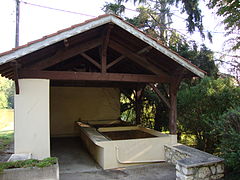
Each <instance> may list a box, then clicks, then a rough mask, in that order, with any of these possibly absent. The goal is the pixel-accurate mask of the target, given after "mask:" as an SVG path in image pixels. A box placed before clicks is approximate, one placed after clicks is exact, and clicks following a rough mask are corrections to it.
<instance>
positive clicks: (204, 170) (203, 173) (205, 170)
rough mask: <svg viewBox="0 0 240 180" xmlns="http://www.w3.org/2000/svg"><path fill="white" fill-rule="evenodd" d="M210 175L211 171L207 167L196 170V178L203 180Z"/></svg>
mask: <svg viewBox="0 0 240 180" xmlns="http://www.w3.org/2000/svg"><path fill="white" fill-rule="evenodd" d="M210 175H211V171H210V169H209V168H208V167H201V168H199V169H198V172H197V177H199V178H202V179H205V178H207V177H210Z"/></svg>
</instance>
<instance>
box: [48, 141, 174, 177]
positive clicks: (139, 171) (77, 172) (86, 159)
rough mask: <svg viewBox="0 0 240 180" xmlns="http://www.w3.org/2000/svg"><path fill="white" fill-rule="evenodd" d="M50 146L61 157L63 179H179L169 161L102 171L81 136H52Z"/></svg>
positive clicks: (53, 152)
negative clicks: (82, 141)
mask: <svg viewBox="0 0 240 180" xmlns="http://www.w3.org/2000/svg"><path fill="white" fill-rule="evenodd" d="M51 147H52V152H51V156H56V157H58V158H59V165H60V180H115V179H121V180H140V179H141V180H158V179H159V180H174V179H176V175H175V167H174V166H172V165H169V164H167V163H155V164H148V165H141V166H134V167H128V168H118V169H112V170H102V168H101V167H99V165H98V164H97V163H96V162H95V161H94V160H93V159H92V158H91V156H90V155H89V154H88V153H87V152H86V149H85V148H84V147H83V145H82V144H81V141H80V139H79V138H56V139H52V140H51Z"/></svg>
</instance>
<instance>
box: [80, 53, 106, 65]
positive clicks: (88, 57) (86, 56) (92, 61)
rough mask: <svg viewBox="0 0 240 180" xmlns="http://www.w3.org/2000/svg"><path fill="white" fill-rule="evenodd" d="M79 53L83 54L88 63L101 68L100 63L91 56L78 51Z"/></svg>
mask: <svg viewBox="0 0 240 180" xmlns="http://www.w3.org/2000/svg"><path fill="white" fill-rule="evenodd" d="M80 55H81V56H83V57H84V58H85V59H87V60H88V61H89V62H90V63H92V64H93V65H95V66H96V67H97V68H99V69H101V65H100V64H99V63H98V62H97V61H95V60H94V59H93V58H91V57H90V56H88V55H87V54H85V53H80Z"/></svg>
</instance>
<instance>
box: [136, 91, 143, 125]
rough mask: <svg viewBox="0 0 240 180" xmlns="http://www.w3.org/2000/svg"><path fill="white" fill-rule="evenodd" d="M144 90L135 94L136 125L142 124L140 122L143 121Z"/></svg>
mask: <svg viewBox="0 0 240 180" xmlns="http://www.w3.org/2000/svg"><path fill="white" fill-rule="evenodd" d="M144 88H145V87H144ZM144 88H142V89H136V93H135V100H136V102H135V103H136V104H135V111H136V125H138V124H140V123H141V121H140V120H141V111H142V96H143V91H144Z"/></svg>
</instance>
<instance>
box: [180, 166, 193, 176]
mask: <svg viewBox="0 0 240 180" xmlns="http://www.w3.org/2000/svg"><path fill="white" fill-rule="evenodd" d="M182 172H183V174H184V175H187V176H188V175H192V174H194V169H193V168H185V167H182Z"/></svg>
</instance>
